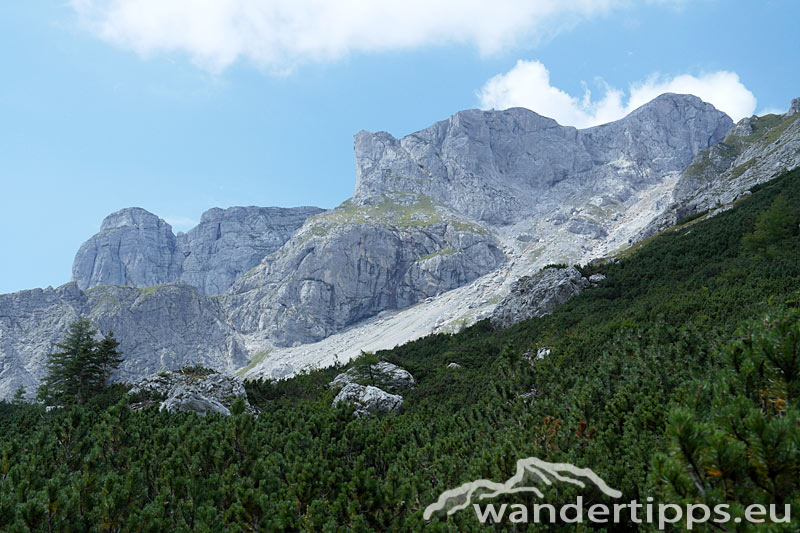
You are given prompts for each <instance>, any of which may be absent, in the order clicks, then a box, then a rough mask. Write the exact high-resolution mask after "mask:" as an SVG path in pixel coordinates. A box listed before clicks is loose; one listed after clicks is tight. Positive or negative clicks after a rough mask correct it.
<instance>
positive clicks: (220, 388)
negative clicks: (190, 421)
mask: <svg viewBox="0 0 800 533" xmlns="http://www.w3.org/2000/svg"><path fill="white" fill-rule="evenodd" d="M129 394H130V395H131V396H133V397H135V398H137V399H138V400H139V401H140V404H145V405H146V404H148V403H151V402H153V401H160V405H159V409H161V410H165V411H169V412H179V411H189V412H194V413H197V414H199V415H205V414H207V413H218V414H221V415H225V416H230V415H231V411H230V408H231V407H232V405H233V402H234V401H235V400H236V399H237V398H241V399H242V400H243V402H244V405H245V409H246V410H247V411H250V412H252V409H251V407H250V403H249V402H248V401H247V392H246V391H245V388H244V382H243V381H242V379H241V378H238V377H234V376H228V375H223V374H219V373H215V372H208V371H205V370H202V369H196V368H194V369H184V370H180V371H176V372H162V373H159V374H155V375H152V376H149V377H147V378H145V379H142V380H141V381H139V382H138V383H136V384H135V385H134V386H133V387H132V388H131V390H130V391H129ZM148 400H149V401H148Z"/></svg>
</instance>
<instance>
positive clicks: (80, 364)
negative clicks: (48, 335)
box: [39, 318, 121, 405]
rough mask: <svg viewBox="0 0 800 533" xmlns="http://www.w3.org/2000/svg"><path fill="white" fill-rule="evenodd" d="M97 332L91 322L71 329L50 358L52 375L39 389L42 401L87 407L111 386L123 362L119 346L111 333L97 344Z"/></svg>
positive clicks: (80, 322) (84, 321)
mask: <svg viewBox="0 0 800 533" xmlns="http://www.w3.org/2000/svg"><path fill="white" fill-rule="evenodd" d="M96 336H97V329H95V328H94V327H93V326H92V323H91V322H90V321H89V319H87V318H79V319H78V320H76V321H75V322H73V323H71V324H70V325H69V329H68V330H67V335H66V337H65V338H64V341H63V342H61V343H58V344H56V348H57V349H58V350H57V351H55V352H53V353H51V354H50V355H48V360H47V370H48V375H47V377H46V378H45V379H44V382H43V383H42V385H41V387H39V398H40V399H42V400H44V402H45V403H47V404H51V405H53V404H73V403H76V404H83V403H86V401H87V400H88V399H89V398H91V397H92V396H95V395H97V394H100V393H102V392H103V391H104V390H105V389H106V386H107V383H108V378H109V377H110V375H111V373H112V372H113V371H114V369H115V368H117V367H118V366H119V363H120V362H121V359H120V352H119V351H117V347H118V346H119V342H117V340H116V339H115V338H114V335H113V334H112V333H109V334H108V335H106V336H105V337H103V339H102V340H100V341H98V340H96Z"/></svg>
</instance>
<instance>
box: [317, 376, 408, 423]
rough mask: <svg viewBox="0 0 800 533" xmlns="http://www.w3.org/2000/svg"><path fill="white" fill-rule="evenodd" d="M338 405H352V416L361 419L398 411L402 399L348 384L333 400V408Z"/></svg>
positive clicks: (375, 389) (362, 386)
mask: <svg viewBox="0 0 800 533" xmlns="http://www.w3.org/2000/svg"><path fill="white" fill-rule="evenodd" d="M340 403H345V404H349V405H352V406H353V407H354V408H355V412H354V413H353V414H355V416H358V417H362V416H369V415H380V414H386V413H391V412H396V411H399V410H400V409H401V408H402V407H403V397H402V396H399V395H397V394H390V393H388V392H386V391H384V390H382V389H379V388H378V387H373V386H371V385H366V386H364V385H358V384H356V383H348V384H347V385H345V386H344V388H342V390H341V391H339V394H337V395H336V398H334V399H333V405H334V407H335V406H337V405H339V404H340Z"/></svg>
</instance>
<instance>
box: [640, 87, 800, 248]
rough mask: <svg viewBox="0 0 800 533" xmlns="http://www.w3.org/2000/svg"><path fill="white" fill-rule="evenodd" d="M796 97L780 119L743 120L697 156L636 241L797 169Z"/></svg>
mask: <svg viewBox="0 0 800 533" xmlns="http://www.w3.org/2000/svg"><path fill="white" fill-rule="evenodd" d="M798 109H800V98H795V99H794V100H792V105H791V107H790V108H789V111H787V112H786V113H785V114H783V115H764V116H760V117H759V116H752V117H749V118H743V119H742V120H740V121H739V122H737V123H736V125H735V126H734V127H733V128H731V130H730V131H729V132H728V134H727V135H726V137H725V139H724V140H723V141H722V142H720V143H719V144H716V145H714V146H712V147H710V148H709V149H708V150H705V151H703V152H701V153H700V154H698V155H697V157H696V158H695V159H694V161H692V164H691V165H689V167H688V168H686V170H684V171H683V173H682V174H681V176H680V180H679V181H678V183H677V185H676V186H675V190H674V192H673V203H672V205H671V206H670V207H669V209H668V210H666V211H665V212H664V213H663V214H662V215H660V216H659V217H657V218H656V219H655V220H654V221H653V222H652V223H651V224H650V225H648V226H647V227H646V228H645V229H644V230H643V231H642V232H641V234H640V235H638V236H637V237H636V239H635V240H639V239H643V238H647V237H649V236H651V235H654V234H656V233H658V232H659V231H662V230H664V229H667V228H669V227H671V226H673V225H674V224H675V223H676V222H677V221H678V220H680V219H681V218H684V217H687V216H690V215H693V214H696V213H702V212H705V211H713V210H715V209H716V208H718V207H720V206H724V205H725V204H728V203H730V202H732V201H734V200H736V199H737V198H739V197H740V196H742V195H744V194H746V193H747V191H748V190H749V189H750V188H751V187H753V186H754V185H756V184H759V183H764V182H766V181H769V180H771V179H773V178H775V177H777V176H779V175H780V174H783V173H784V172H787V171H789V170H792V169H794V168H797V167H798V166H800V113H798Z"/></svg>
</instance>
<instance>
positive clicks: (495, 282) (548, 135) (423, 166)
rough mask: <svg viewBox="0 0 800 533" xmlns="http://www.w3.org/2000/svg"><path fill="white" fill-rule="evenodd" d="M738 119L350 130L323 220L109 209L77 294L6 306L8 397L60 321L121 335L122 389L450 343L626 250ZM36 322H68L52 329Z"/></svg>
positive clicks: (523, 119) (691, 113) (684, 101)
mask: <svg viewBox="0 0 800 533" xmlns="http://www.w3.org/2000/svg"><path fill="white" fill-rule="evenodd" d="M732 124H733V123H732V121H731V120H730V118H729V117H727V116H726V115H725V114H724V113H721V112H719V111H717V110H716V109H714V108H713V106H711V105H710V104H707V103H704V102H702V101H700V100H699V99H697V98H696V97H693V96H687V95H673V94H667V95H662V96H660V97H658V98H656V99H655V100H653V101H652V102H650V103H648V104H645V105H644V106H642V107H641V108H639V109H637V110H636V111H634V112H632V113H631V114H630V115H628V116H627V117H625V118H623V119H621V120H619V121H616V122H613V123H611V124H607V125H603V126H598V127H595V128H589V129H585V130H577V129H575V128H570V127H564V126H560V125H558V124H557V123H556V122H555V121H553V120H551V119H548V118H545V117H542V116H540V115H538V114H536V113H534V112H532V111H528V110H525V109H510V110H506V111H477V110H470V111H462V112H459V113H457V114H455V115H454V116H452V117H450V119H448V120H445V121H442V122H438V123H436V124H434V125H433V126H431V127H429V128H426V129H424V130H422V131H420V132H417V133H414V134H411V135H409V136H407V137H404V138H403V139H399V140H398V139H395V138H394V137H392V136H391V135H389V134H387V133H383V132H379V133H368V132H359V133H358V134H356V136H355V141H354V148H355V153H356V169H357V172H356V187H355V191H354V196H353V198H351V199H350V200H348V201H346V202H344V203H343V204H342V205H340V206H338V207H337V208H335V209H332V210H329V211H323V210H320V209H317V208H295V209H279V208H257V207H246V208H230V209H226V210H220V209H212V210H210V211H208V212H206V213H205V214H204V215H203V217H202V219H201V222H200V224H199V225H198V226H197V227H196V228H194V229H193V230H191V231H189V232H188V233H186V234H181V233H179V234H177V235H174V234H173V233H172V229H171V227H170V226H169V224H167V223H166V222H165V221H163V220H161V219H159V218H158V217H157V216H156V215H153V214H151V213H148V212H147V211H145V210H142V209H137V208H132V209H126V210H123V211H120V212H118V213H114V214H112V215H110V216H109V217H107V218H106V220H105V221H104V222H103V224H102V226H101V231H100V232H99V233H98V234H97V235H95V236H94V237H92V238H91V239H90V240H89V241H87V243H86V244H84V245H83V246H82V247H81V250H80V251H79V252H78V254H77V256H76V259H75V264H74V268H73V274H74V275H73V277H74V280H75V282H74V283H72V284H70V285H68V286H64V287H60V288H58V289H49V288H48V289H45V290H44V292H45V293H47V294H48V295H47V297H43V296H36V297H33V293H32V294H31V295H26V293H27V292H31V291H23V292H22V293H17V294H15V295H4V296H2V297H0V341H2V342H1V343H0V346H2V350H3V351H2V352H0V357H2V359H0V360H2V361H3V367H2V370H0V372H3V374H0V376H2V379H3V380H4V383H7V385H6V386H5V388H4V389H3V390H4V391H6V395H7V393H8V391H12V390H13V389H14V388H15V385H14V383H24V384H26V385H28V386H33V384H35V382H36V381H37V380H38V379H39V378H40V377H41V374H42V369H41V361H43V358H44V356H45V354H46V353H47V350H48V349H49V348H48V347H49V346H50V343H52V342H54V341H56V340H58V339H59V338H60V336H61V334H62V333H63V325H64V322H68V320H67V319H66V318H63V319H59V318H58V317H61V316H77V315H78V314H86V315H89V316H91V317H92V319H93V320H94V321H95V322H96V324H98V325H99V326H100V328H101V331H103V330H104V329H108V328H111V329H113V330H114V331H115V333H116V334H117V336H118V338H119V339H120V341H121V343H122V344H121V349H122V351H123V352H124V353H125V354H126V357H127V358H128V359H141V362H133V361H131V362H128V361H127V360H126V363H125V364H124V365H123V367H122V369H121V371H120V375H119V376H118V377H123V376H124V377H126V378H130V377H133V376H137V375H139V374H140V373H144V372H146V371H152V369H156V370H158V369H161V368H163V369H165V370H169V369H173V368H177V367H179V366H181V365H182V364H184V363H185V364H197V363H202V364H204V365H206V366H210V367H212V368H215V369H218V370H224V371H232V370H233V369H235V368H240V367H243V366H244V365H245V364H246V363H247V360H248V359H249V360H250V363H249V365H248V366H247V368H246V375H248V376H250V377H258V376H274V377H280V376H285V375H289V374H291V373H293V372H296V371H298V370H300V369H301V368H303V367H305V366H307V365H318V364H319V365H324V364H330V363H332V362H333V361H334V360H336V358H337V356H338V357H339V359H340V360H347V359H349V358H351V357H353V356H355V355H357V354H358V353H359V352H360V351H361V350H362V349H365V350H374V349H379V348H389V347H391V346H394V345H395V344H399V343H402V342H406V341H408V340H411V339H414V338H417V337H419V336H422V335H426V334H428V333H431V332H434V331H456V330H458V329H460V328H461V327H463V326H465V325H469V324H471V323H473V322H475V321H477V320H480V319H482V318H485V317H487V316H489V315H490V314H491V312H492V310H493V309H494V307H495V306H496V304H497V303H498V302H499V301H500V300H501V299H502V298H503V297H504V296H505V295H506V294H507V293H508V290H509V288H510V286H511V284H512V283H513V282H514V281H515V280H517V279H518V278H520V277H522V276H524V275H529V274H532V273H535V272H536V271H537V270H539V269H541V268H542V267H543V266H545V265H546V264H548V263H568V264H575V263H586V262H588V261H589V260H592V259H594V258H597V257H602V256H604V255H608V254H609V253H612V252H614V251H615V250H619V249H624V248H626V247H627V246H629V244H630V243H631V242H632V241H634V240H635V239H637V238H638V237H637V235H638V234H639V233H640V232H641V231H642V230H643V229H644V228H646V227H647V226H648V224H649V223H650V222H651V221H652V220H653V219H654V218H655V217H657V216H658V215H660V214H662V213H663V212H664V211H665V210H667V209H668V208H669V207H670V206H671V204H673V203H674V201H673V199H672V198H673V191H674V189H675V186H676V184H677V183H678V182H679V180H680V177H681V172H682V171H684V169H686V167H688V166H689V165H690V163H692V161H693V160H694V159H695V158H696V157H697V155H698V154H699V153H701V152H703V151H704V150H707V149H708V148H709V147H713V146H714V145H715V144H716V143H718V142H720V141H722V140H723V139H725V137H726V133H727V132H728V131H729V130H730V128H731V125H732ZM48 291H49V292H48ZM34 292H35V291H34ZM61 293H65V294H69V295H70V296H69V297H62V296H60V294H61ZM101 294H102V295H105V296H107V298H106V297H105V296H104V297H101V296H100V295H101ZM81 295H83V296H81ZM74 299H78V300H81V301H82V302H84V303H81V304H80V305H78V304H74V305H73V303H72V300H74ZM145 303H146V304H147V305H146V306H145V305H144V304H145ZM183 306H187V307H188V309H187V310H186V311H184V309H183ZM190 310H191V311H190ZM147 313H150V314H151V315H152V316H153V317H158V318H157V320H158V321H159V322H158V323H156V322H155V321H154V320H155V319H154V320H150V317H145V316H144V315H145V314H147ZM192 313H195V314H192ZM37 314H38V315H40V316H43V317H47V320H50V321H56V322H57V321H58V320H61V322H57V324H58V327H54V328H50V329H48V328H46V327H41V328H39V327H38V326H36V325H35V324H32V323H31V320H32V319H31V317H32V316H35V315H37ZM45 323H46V322H45ZM154 328H155V329H156V330H157V331H158V334H150V333H149V332H150V331H151V330H152V329H154ZM142 332H147V333H146V334H144V335H143V334H142ZM168 332H172V334H169V335H168ZM201 345H202V346H201ZM6 376H7V378H6Z"/></svg>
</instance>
